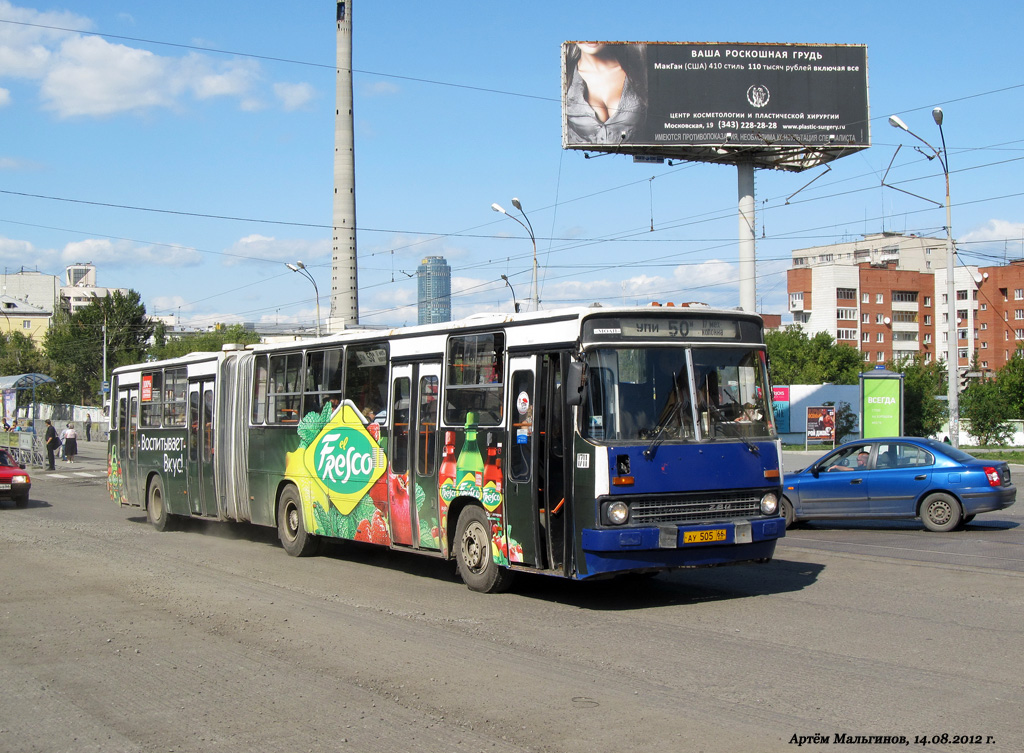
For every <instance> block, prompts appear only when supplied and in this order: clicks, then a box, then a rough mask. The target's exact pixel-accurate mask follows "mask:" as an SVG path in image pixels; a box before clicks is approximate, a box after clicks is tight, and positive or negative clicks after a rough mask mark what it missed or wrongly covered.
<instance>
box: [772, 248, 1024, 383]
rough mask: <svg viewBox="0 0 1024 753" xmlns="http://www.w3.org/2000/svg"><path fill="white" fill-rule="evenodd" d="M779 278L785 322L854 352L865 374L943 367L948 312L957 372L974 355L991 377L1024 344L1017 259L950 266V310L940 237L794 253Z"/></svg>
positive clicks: (1022, 263) (1022, 271) (1023, 267)
mask: <svg viewBox="0 0 1024 753" xmlns="http://www.w3.org/2000/svg"><path fill="white" fill-rule="evenodd" d="M787 276H788V280H787V288H788V293H789V311H790V313H791V314H792V315H793V322H794V323H796V324H800V325H801V326H802V327H803V328H804V329H805V330H806V331H807V332H809V333H811V334H816V333H818V332H828V333H829V334H830V335H832V337H834V338H835V339H836V341H837V342H841V343H846V344H848V345H852V346H853V347H856V348H858V349H859V350H860V352H861V354H862V356H863V358H864V362H865V365H866V366H867V365H875V364H882V363H886V362H887V361H889V360H898V359H900V358H902V357H907V356H913V355H916V354H919V355H920V356H921V358H922V360H923V361H924V362H925V363H931V362H932V361H936V360H940V361H945V359H946V354H947V353H948V345H947V343H948V342H949V339H948V335H949V324H948V322H949V319H948V317H949V311H950V309H951V308H952V311H953V312H954V316H955V317H956V337H957V365H958V366H960V367H968V366H970V365H972V362H973V358H974V355H975V354H977V356H978V362H979V366H980V368H981V369H982V370H983V371H988V372H995V371H998V370H999V369H1000V368H1002V366H1003V365H1004V364H1005V363H1006V362H1007V360H1009V358H1010V357H1011V356H1012V355H1013V353H1014V351H1015V350H1016V348H1017V344H1018V343H1019V342H1021V341H1024V260H1018V261H1015V262H1012V263H1010V264H1006V265H1003V266H994V267H976V266H958V267H957V268H956V271H955V274H954V277H953V282H954V289H955V291H956V292H955V301H954V305H953V306H952V307H950V306H949V302H948V300H947V298H948V296H947V282H946V280H947V278H946V239H945V238H929V237H923V236H916V235H903V234H899V233H876V234H872V235H866V236H864V237H863V238H861V239H859V240H856V241H850V242H845V243H837V244H832V245H829V246H816V247H813V248H805V249H798V250H796V251H793V266H792V268H791V269H790V270H789V271H788V273H787Z"/></svg>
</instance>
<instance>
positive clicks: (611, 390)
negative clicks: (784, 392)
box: [581, 347, 775, 442]
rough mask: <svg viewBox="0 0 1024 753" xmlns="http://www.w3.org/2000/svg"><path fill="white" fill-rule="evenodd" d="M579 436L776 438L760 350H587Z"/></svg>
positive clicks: (599, 438) (618, 438)
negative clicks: (586, 367)
mask: <svg viewBox="0 0 1024 753" xmlns="http://www.w3.org/2000/svg"><path fill="white" fill-rule="evenodd" d="M587 366H588V375H587V390H586V394H585V397H584V404H583V415H582V427H581V428H582V433H583V435H584V436H585V437H587V438H588V439H592V440H595V441H599V442H600V441H607V442H612V441H616V442H619V441H627V442H629V441H652V440H654V439H656V438H657V439H662V440H664V441H704V440H711V439H715V440H719V439H720V440H728V439H736V440H739V439H741V438H742V439H747V438H749V437H771V438H774V437H775V426H774V422H773V419H774V417H773V415H772V411H771V408H770V407H769V403H768V389H767V377H766V371H765V364H764V356H763V351H761V350H758V349H755V348H748V347H727V348H712V347H700V348H679V347H672V348H667V347H639V348H602V349H599V350H594V351H590V352H589V353H588V354H587Z"/></svg>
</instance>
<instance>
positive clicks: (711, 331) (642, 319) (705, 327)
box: [588, 316, 739, 340]
mask: <svg viewBox="0 0 1024 753" xmlns="http://www.w3.org/2000/svg"><path fill="white" fill-rule="evenodd" d="M588 325H589V326H588V329H589V335H590V337H589V338H588V339H591V340H735V339H736V338H737V337H738V336H739V326H738V323H737V322H736V320H734V319H718V318H713V317H710V318H709V317H692V318H691V317H685V318H684V317H681V318H678V319H665V318H663V317H646V316H636V317H622V318H620V319H600V320H596V321H591V322H588Z"/></svg>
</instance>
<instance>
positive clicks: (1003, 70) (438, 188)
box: [0, 0, 1024, 328]
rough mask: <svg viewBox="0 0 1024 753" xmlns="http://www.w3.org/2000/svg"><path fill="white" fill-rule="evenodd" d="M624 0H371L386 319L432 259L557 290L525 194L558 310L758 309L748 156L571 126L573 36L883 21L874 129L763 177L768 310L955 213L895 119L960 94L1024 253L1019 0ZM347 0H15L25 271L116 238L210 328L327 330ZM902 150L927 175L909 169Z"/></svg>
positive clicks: (96, 249) (6, 93) (713, 38)
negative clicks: (571, 139)
mask: <svg viewBox="0 0 1024 753" xmlns="http://www.w3.org/2000/svg"><path fill="white" fill-rule="evenodd" d="M624 7H627V6H624V5H623V4H621V3H619V2H615V3H612V2H610V1H608V0H591V2H589V3H584V4H568V3H564V4H563V3H551V2H535V1H534V0H523V2H519V3H515V4H503V5H495V4H492V3H481V2H461V1H453V2H448V3H423V2H410V1H408V0H392V1H391V2H388V3H370V2H364V1H363V0H350V2H349V9H350V15H351V17H352V20H353V64H352V67H353V71H354V73H353V89H354V118H355V163H356V187H355V191H356V224H357V249H358V268H359V272H358V274H359V308H360V322H361V323H362V324H366V325H389V326H401V325H406V324H415V323H416V310H415V303H416V279H415V273H416V268H417V266H418V265H419V263H420V261H421V259H423V258H424V257H426V256H433V255H440V256H444V257H445V259H447V261H448V263H449V264H450V265H451V267H452V294H453V300H452V304H453V315H454V316H455V317H462V316H468V315H471V314H473V313H478V312H488V311H511V309H512V295H513V293H514V295H515V296H516V297H517V299H518V300H519V301H525V300H527V299H529V298H530V297H531V293H532V291H531V284H530V278H531V265H532V254H533V250H532V245H531V243H530V240H529V238H528V236H527V235H526V234H525V232H524V231H523V230H522V228H521V227H520V226H519V225H518V224H516V223H515V222H513V221H512V220H510V219H509V218H507V217H503V216H501V215H500V214H497V213H495V212H493V211H492V210H491V204H492V203H494V202H497V203H499V204H501V205H502V206H504V207H505V208H506V209H507V210H509V212H510V213H515V212H514V210H513V209H512V206H511V198H512V197H518V198H519V200H520V202H521V203H522V206H523V209H524V210H525V211H526V213H527V216H528V218H529V220H530V222H531V223H532V225H533V228H534V230H535V234H536V237H537V260H538V265H539V290H538V291H537V296H538V298H539V299H540V305H541V308H543V309H555V308H559V307H563V306H575V305H589V304H591V303H593V302H600V303H603V304H604V305H614V304H638V303H639V304H647V303H649V302H650V301H652V300H653V301H661V302H669V301H672V302H677V303H679V302H686V301H700V302H704V303H708V304H710V305H713V306H722V307H734V306H737V305H739V286H738V283H737V279H738V276H739V270H738V262H737V258H738V252H737V234H738V222H737V215H736V212H737V175H736V169H735V168H734V167H729V166H725V165H711V164H698V163H674V164H672V165H669V164H663V165H652V164H636V163H634V162H633V161H632V158H630V157H627V156H617V155H606V156H601V157H598V158H592V159H587V158H585V157H584V155H583V153H581V152H578V151H567V150H563V149H562V145H561V103H560V97H561V93H560V92H561V89H560V65H561V63H560V47H561V44H562V42H564V41H566V40H588V39H589V40H606V41H647V42H657V41H664V42H778V43H815V44H833V43H837V44H864V45H867V56H868V82H869V99H870V115H871V142H872V145H871V147H870V148H869V149H865V150H862V151H860V152H858V153H856V154H854V155H851V156H847V157H844V158H842V159H839V160H836V161H834V162H832V163H831V164H830V165H829V166H828V168H827V169H826V168H824V167H823V168H817V169H813V170H809V171H806V172H803V173H790V172H780V171H769V170H758V171H757V172H756V175H755V191H756V193H755V208H756V212H757V217H756V238H757V280H756V298H757V304H758V309H759V310H760V311H761V312H763V313H776V314H784V315H785V314H786V310H787V295H786V269H787V268H788V267H789V266H791V256H792V251H793V250H794V249H800V248H807V247H811V246H818V245H824V244H828V243H833V242H840V241H848V240H853V239H856V238H857V237H859V236H861V235H863V234H865V233H877V232H881V231H883V230H884V231H896V232H906V233H918V234H922V235H935V236H937V237H945V224H946V223H945V210H944V209H943V208H941V207H940V206H939V204H941V203H942V202H943V200H944V197H945V182H944V179H943V174H942V170H941V167H940V166H939V164H938V161H937V160H931V161H929V160H927V159H925V157H924V156H923V154H922V153H920V152H917V151H915V150H914V149H913V146H914V144H915V143H918V142H916V141H915V140H914V139H913V137H912V136H910V135H908V134H906V133H904V132H902V131H899V130H897V129H895V128H892V127H890V126H889V124H888V122H887V118H888V116H890V115H892V114H898V115H899V116H900V117H901V118H902V119H903V120H904V121H905V122H906V123H907V125H908V126H909V127H910V129H911V130H913V131H914V132H915V133H916V134H918V135H920V136H921V137H922V138H924V139H925V140H926V141H928V142H929V143H931V144H933V145H936V146H939V147H941V143H942V142H941V140H940V134H939V131H938V128H937V127H936V125H935V123H934V122H933V120H932V117H931V109H932V108H933V107H936V106H941V107H942V108H943V111H944V114H945V118H944V123H943V129H944V136H945V142H946V146H947V148H948V161H949V172H950V195H951V204H952V226H953V235H954V237H955V238H956V240H957V243H958V247H959V250H960V255H961V259H962V262H963V263H967V264H977V265H981V266H985V265H991V264H999V263H1002V262H1003V261H1004V260H1006V259H1013V258H1020V257H1024V106H1022V101H1024V47H1022V46H1021V45H1020V42H1019V34H1020V27H1021V21H1024V10H1022V9H1021V6H1020V5H1019V4H1018V3H1015V2H1009V1H1008V2H1001V1H1000V2H986V1H984V0H982V1H981V2H975V3H961V2H956V3H954V2H949V1H948V0H947V2H944V3H942V2H940V3H935V2H929V3H924V2H917V1H916V0H907V1H906V2H902V3H893V2H891V1H887V2H876V1H875V0H863V1H862V2H860V3H857V4H854V5H853V6H844V7H843V10H842V12H841V13H840V12H837V11H836V10H835V9H836V8H838V7H839V6H835V5H830V4H827V3H826V4H817V5H815V6H807V5H806V4H789V3H764V2H747V1H746V0H736V1H735V2H732V3H729V4H728V5H727V6H723V5H721V4H713V3H694V2H678V3H665V2H648V1H647V0H636V1H635V2H633V3H631V4H629V5H628V9H629V10H628V12H627V13H626V14H623V12H622V11H623V8H624ZM726 8H727V12H725V11H724V9H726ZM334 16H335V2H334V0H308V1H306V2H300V3H281V2H265V1H264V0H248V2H245V3H242V2H236V0H221V1H220V2H216V3H210V2H208V1H207V0H204V1H203V2H197V1H194V0H178V2H175V3H151V2H145V3H142V2H112V1H110V0H89V2H78V1H68V2H26V1H25V0H16V1H15V0H0V262H2V264H3V265H4V267H5V268H6V270H7V271H9V272H13V271H17V270H18V269H20V268H22V267H26V268H29V269H38V270H39V271H41V272H45V273H48V274H56V275H60V276H62V277H63V274H64V268H65V266H66V265H68V264H73V263H80V262H92V263H94V264H96V266H97V268H98V284H99V285H101V286H109V287H122V288H131V289H134V290H137V291H138V292H139V293H140V294H141V296H142V300H143V302H144V303H145V305H146V308H147V311H148V312H149V313H150V314H155V315H171V316H175V317H177V320H178V322H179V323H180V324H181V325H183V326H189V327H203V328H205V327H208V326H210V325H213V324H215V323H237V322H263V323H278V324H294V325H298V326H309V327H312V326H313V323H314V321H315V318H316V307H315V305H314V294H313V287H312V285H311V284H310V282H309V280H307V279H306V278H304V277H303V276H302V275H301V274H295V273H293V272H291V271H290V270H289V269H288V268H287V267H286V266H285V264H286V263H287V262H295V261H298V260H301V261H303V262H304V263H305V264H306V266H307V267H308V269H309V270H310V272H311V273H312V274H313V276H314V278H315V279H316V281H317V286H318V289H319V293H320V304H321V310H322V315H323V317H324V319H326V317H327V314H328V311H329V309H330V298H329V294H330V288H331V268H330V267H331V222H332V194H333V190H334V186H333V180H334V178H333V151H334V143H333V141H334V108H335V85H334V82H335V75H334V63H335V43H336V27H335V20H334ZM899 145H903V148H902V149H901V150H900V151H899V154H896V150H897V147H898V146H899ZM894 156H895V159H894ZM890 163H891V165H890ZM887 171H888V177H887V179H886V180H887V182H888V183H889V184H894V185H897V186H898V187H901V188H902V189H903V190H902V191H899V190H895V189H892V188H885V187H883V186H882V179H883V176H885V175H886V173H887ZM908 191H909V192H910V193H913V194H916V195H917V196H912V195H910V193H906V192H908ZM502 275H506V276H507V277H508V278H509V283H510V285H506V283H505V282H504V281H503V280H502V278H501V276H502ZM790 320H791V318H790V317H789V316H788V315H785V316H784V321H790Z"/></svg>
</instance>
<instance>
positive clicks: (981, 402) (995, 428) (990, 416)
mask: <svg viewBox="0 0 1024 753" xmlns="http://www.w3.org/2000/svg"><path fill="white" fill-rule="evenodd" d="M1012 415H1013V409H1012V408H1011V406H1010V405H1009V403H1008V402H1007V400H1006V398H1005V396H1004V395H1003V391H1002V389H1001V388H1000V386H999V382H998V381H997V380H995V379H989V380H986V381H983V382H972V383H971V385H970V386H969V387H968V388H967V389H966V390H964V392H963V394H962V395H960V417H961V418H964V419H966V420H967V421H968V422H969V423H970V427H971V429H970V433H971V436H973V437H977V439H978V442H979V443H980V444H982V445H998V444H1006V443H1007V442H1009V440H1010V436H1011V435H1012V434H1013V429H1012V428H1011V427H1010V423H1009V421H1010V418H1012Z"/></svg>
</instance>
